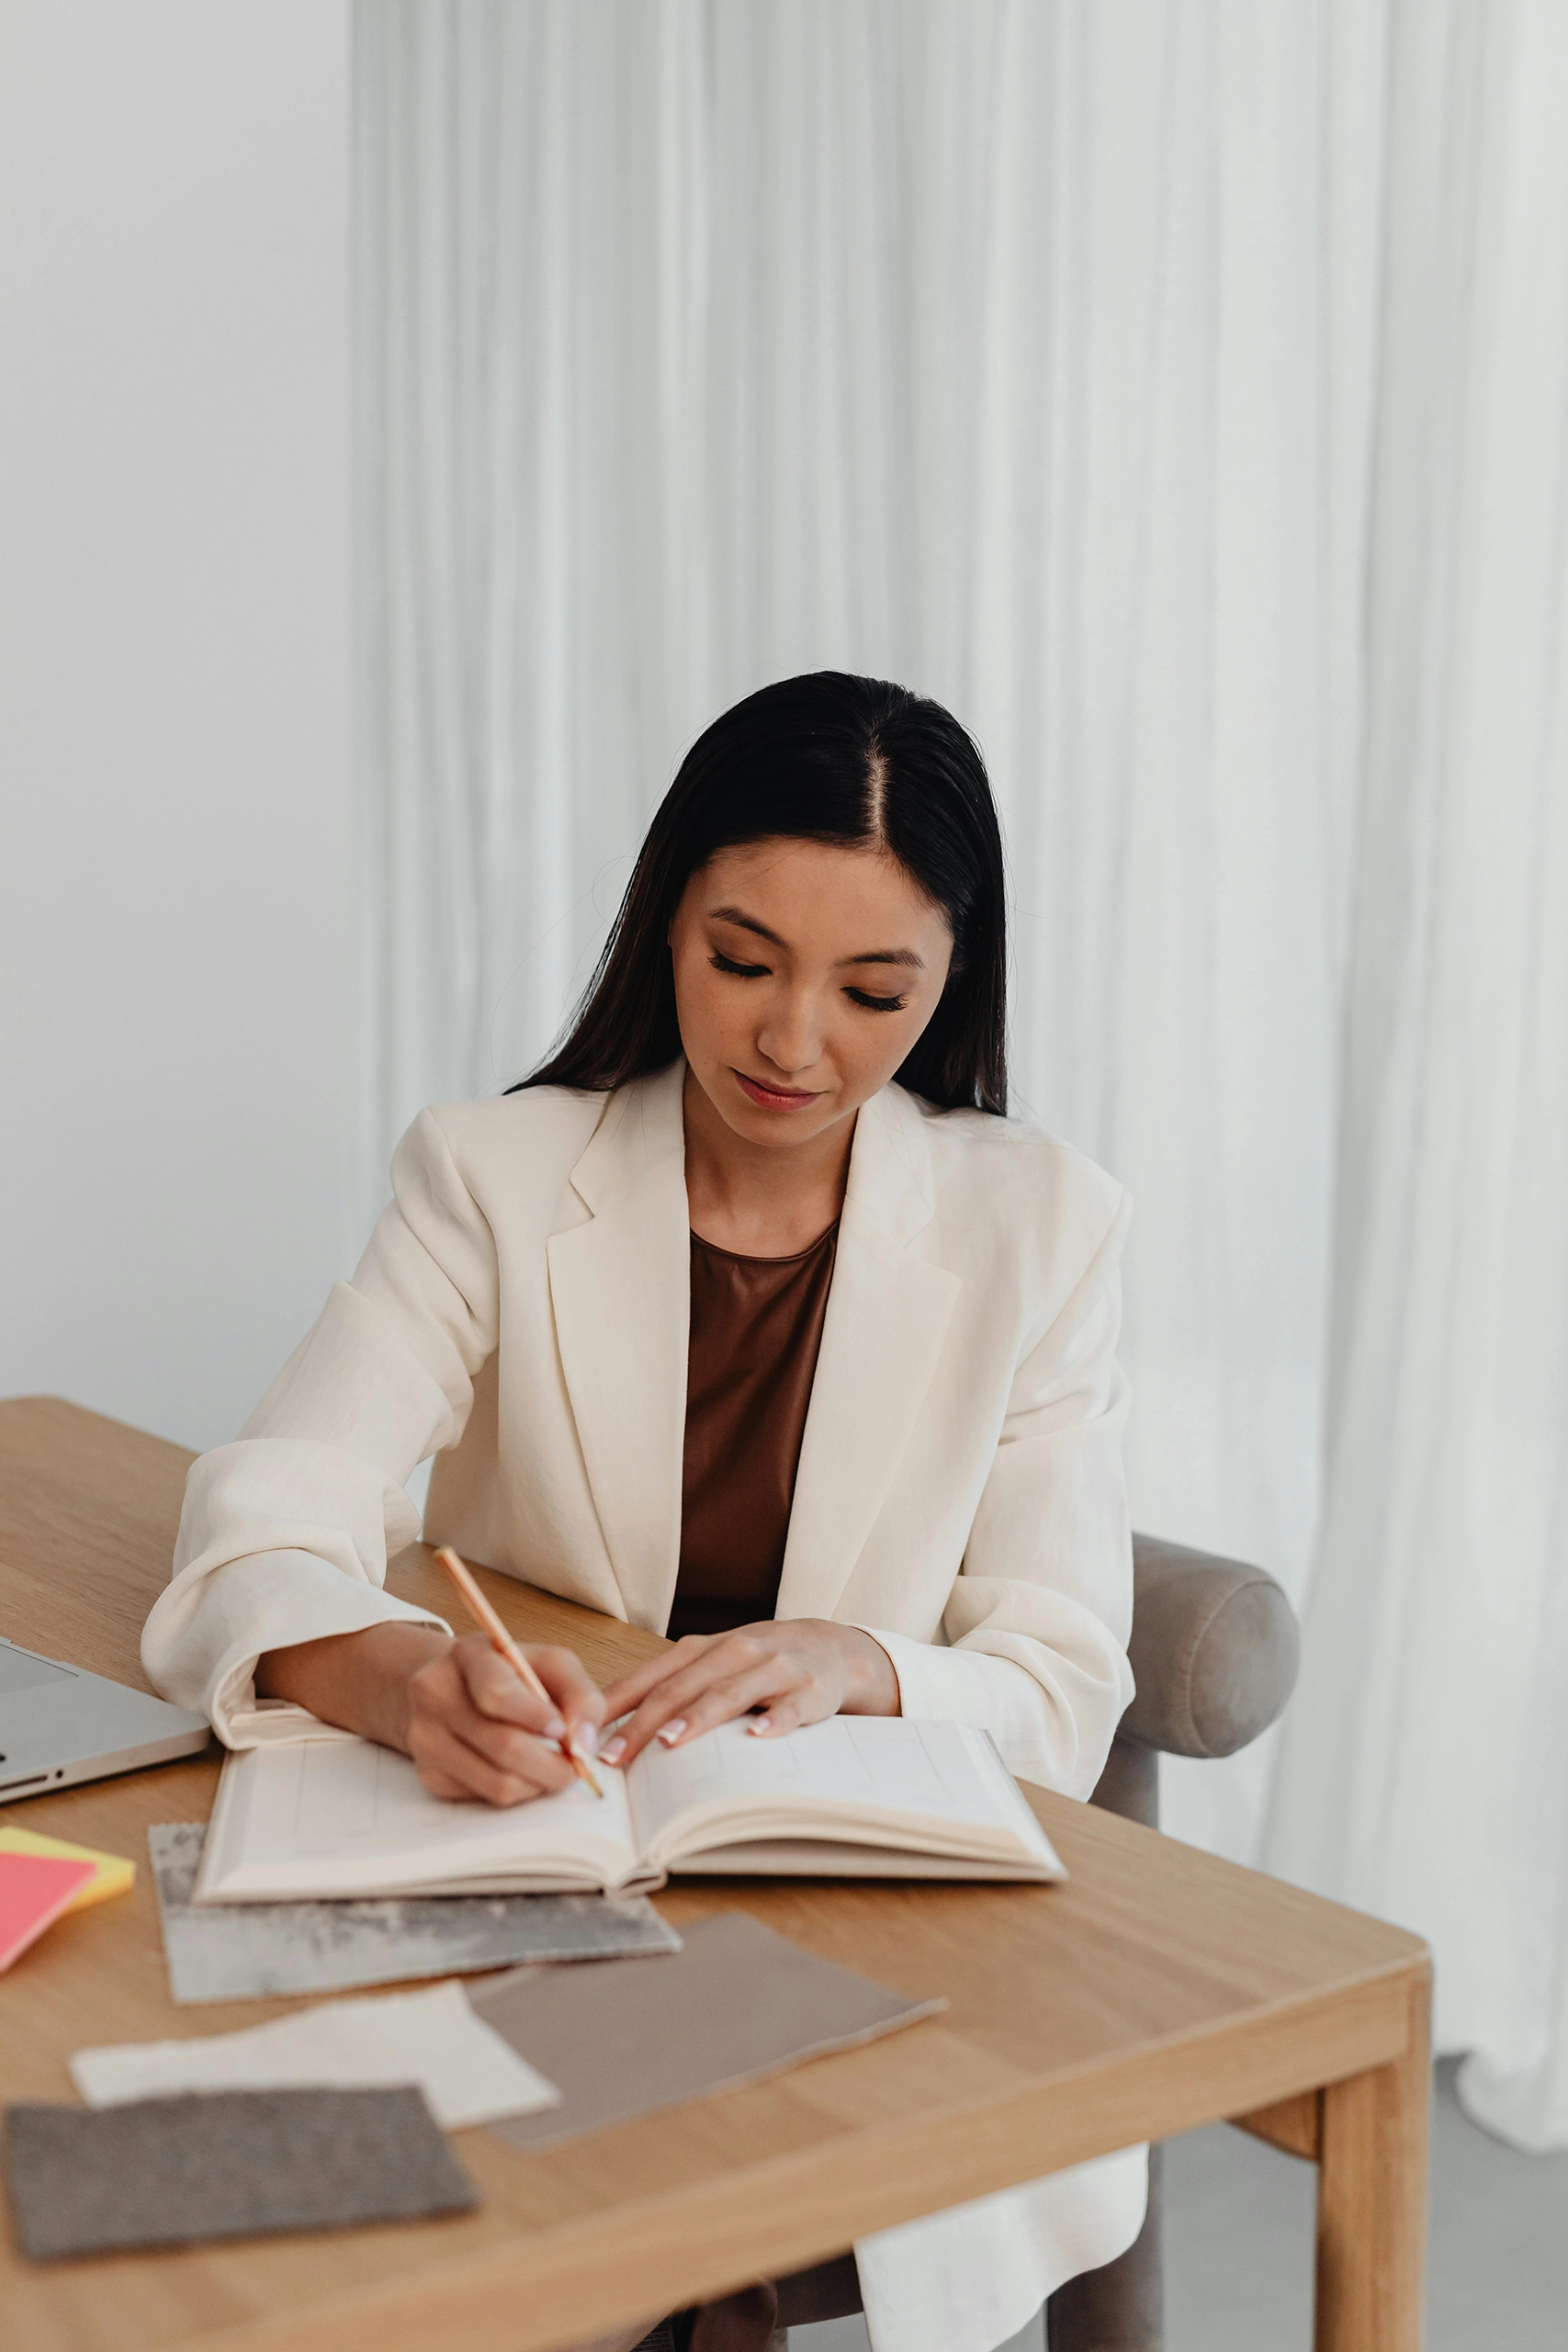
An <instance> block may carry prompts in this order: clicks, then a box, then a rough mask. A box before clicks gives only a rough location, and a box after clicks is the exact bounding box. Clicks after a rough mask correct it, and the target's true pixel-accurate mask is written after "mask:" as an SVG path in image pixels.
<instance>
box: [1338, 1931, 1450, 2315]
mask: <svg viewBox="0 0 1568 2352" xmlns="http://www.w3.org/2000/svg"><path fill="white" fill-rule="evenodd" d="M1431 2099H1432V1980H1431V1972H1430V1970H1427V1971H1426V1972H1424V1973H1423V1974H1422V1975H1421V1976H1420V1977H1419V1978H1418V1979H1416V1981H1415V1982H1413V1984H1412V1985H1411V1988H1410V2038H1409V2041H1408V2043H1407V2044H1406V2047H1405V2051H1404V2056H1403V2057H1401V2058H1396V2059H1394V2060H1393V2063H1392V2064H1389V2065H1386V2066H1377V2067H1374V2068H1373V2069H1372V2071H1371V2073H1370V2074H1366V2075H1351V2077H1350V2079H1349V2080H1348V2082H1343V2083H1334V2084H1331V2085H1330V2086H1328V2087H1327V2088H1326V2089H1325V2091H1324V2094H1323V2125H1322V2131H1323V2138H1322V2147H1321V2154H1320V2155H1319V2160H1318V2162H1319V2170H1318V2184H1317V2324H1316V2332H1315V2335H1314V2345H1315V2352H1421V2342H1422V2302H1423V2295H1424V2290H1425V2283H1426V2280H1425V2274H1426V2253H1427V2139H1428V2134H1429V2131H1430V2128H1431Z"/></svg>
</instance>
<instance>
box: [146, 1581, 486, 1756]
mask: <svg viewBox="0 0 1568 2352" xmlns="http://www.w3.org/2000/svg"><path fill="white" fill-rule="evenodd" d="M385 1624H403V1625H428V1626H429V1627H430V1628H431V1629H432V1631H433V1632H435V1633H439V1634H449V1633H450V1632H451V1630H452V1629H451V1627H450V1626H449V1625H448V1624H447V1623H446V1621H445V1619H444V1618H440V1617H436V1616H433V1615H432V1614H431V1612H430V1611H428V1610H424V1609H418V1608H415V1607H414V1606H413V1604H412V1602H411V1601H406V1600H398V1599H397V1597H396V1596H395V1594H392V1593H389V1592H387V1591H385V1590H383V1589H382V1588H381V1587H380V1586H378V1585H372V1584H362V1583H359V1582H357V1581H356V1580H355V1579H354V1578H352V1577H345V1576H343V1575H341V1574H340V1573H339V1571H338V1570H337V1569H335V1568H333V1567H329V1566H327V1564H326V1563H325V1562H324V1561H323V1560H321V1559H320V1558H319V1557H318V1556H317V1555H314V1554H313V1553H310V1552H256V1553H253V1554H251V1555H249V1556H248V1557H247V1558H245V1559H243V1560H231V1561H230V1562H229V1563H228V1564H227V1566H224V1567H222V1568H220V1569H218V1570H216V1571H215V1572H213V1573H212V1574H211V1575H209V1577H208V1578H207V1580H206V1588H205V1591H204V1593H203V1600H202V1608H201V1611H200V1612H199V1616H198V1618H197V1622H196V1623H194V1624H191V1625H189V1626H187V1627H184V1628H176V1627H175V1626H174V1625H170V1626H169V1627H167V1629H165V1628H164V1626H163V1625H161V1624H160V1623H159V1612H158V1611H157V1610H156V1609H155V1610H154V1611H153V1612H152V1617H151V1618H149V1620H148V1623H147V1628H146V1631H145V1633H144V1634H143V1636H142V1646H141V1656H142V1663H143V1664H144V1665H145V1667H146V1668H147V1672H148V1675H149V1676H150V1678H151V1679H152V1683H153V1685H154V1686H155V1688H156V1689H158V1690H160V1691H162V1692H163V1693H164V1697H165V1698H168V1699H172V1700H173V1701H174V1702H175V1704H176V1705H178V1706H184V1707H192V1708H196V1709H197V1710H199V1712H200V1713H203V1714H205V1715H206V1716H207V1718H208V1720H209V1722H210V1724H211V1725H212V1728H213V1730H214V1731H215V1732H216V1733H217V1734H218V1736H219V1738H220V1740H222V1742H223V1743H224V1745H225V1747H264V1746H265V1747H271V1746H274V1745H276V1744H278V1743H279V1742H282V1741H288V1740H293V1739H320V1738H322V1737H325V1736H328V1732H329V1727H328V1726H325V1725H323V1724H321V1723H319V1722H318V1720H317V1718H316V1717H315V1716H314V1715H311V1714H308V1713H306V1711H305V1709H304V1708H303V1707H292V1706H288V1707H284V1708H281V1709H280V1708H279V1707H278V1706H277V1704H276V1702H272V1701H268V1700H262V1701H259V1702H258V1700H257V1698H256V1689H255V1673H256V1660H257V1659H258V1658H259V1657H262V1655H263V1654H264V1652H265V1651H267V1650H274V1649H288V1648H291V1647H292V1646H293V1645H295V1644H296V1643H299V1642H319V1641H323V1640H325V1639H326V1638H327V1637H328V1636H329V1635H331V1634H361V1633H364V1632H365V1631H366V1630H367V1627H369V1626H371V1625H385ZM160 1634H163V1635H164V1639H162V1640H161V1639H160V1638H159V1637H160ZM181 1634H183V1638H180V1635H181ZM165 1651H166V1652H167V1655H164V1652H165Z"/></svg>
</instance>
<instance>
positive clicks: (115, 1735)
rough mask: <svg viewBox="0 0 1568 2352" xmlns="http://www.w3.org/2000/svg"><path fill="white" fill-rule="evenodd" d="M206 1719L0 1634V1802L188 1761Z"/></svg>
mask: <svg viewBox="0 0 1568 2352" xmlns="http://www.w3.org/2000/svg"><path fill="white" fill-rule="evenodd" d="M208 1738H209V1727H208V1723H207V1719H206V1717H205V1716H204V1715H193V1714H191V1713H189V1712H188V1711H187V1710H186V1708H184V1707H171V1706H169V1705H167V1704H166V1703H165V1702H164V1700H162V1699H152V1698H149V1697H148V1695H147V1693H146V1692H145V1691H129V1690H127V1689H126V1687H125V1685H124V1683H122V1682H110V1681H109V1680H108V1679H107V1678H106V1677H105V1676H103V1675H101V1674H89V1673H87V1671H86V1670H85V1668H82V1667H77V1666H68V1665H67V1664H66V1663H65V1662H64V1660H63V1659H61V1658H51V1657H42V1656H41V1655H40V1654H39V1652H38V1651H36V1650H26V1649H22V1648H20V1647H19V1646H18V1645H17V1644H16V1643H14V1642H8V1641H6V1639H5V1638H4V1636H3V1635H0V1804H11V1803H13V1802H14V1801H15V1800H17V1798H20V1797H29V1796H41V1795H42V1794H43V1792H44V1791H45V1790H46V1789H55V1788H70V1787H72V1786H73V1784H74V1783H76V1782H77V1781H96V1780H101V1779H103V1778H104V1777H105V1776H106V1775H107V1774H108V1773H111V1772H130V1771H134V1770H137V1769H138V1768H139V1767H140V1766H141V1765H143V1764H161V1763H164V1762H165V1761H167V1760H168V1758H171V1757H175V1756H190V1755H194V1754H196V1753H197V1751H198V1750H199V1749H200V1748H202V1747H206V1745H207V1741H208Z"/></svg>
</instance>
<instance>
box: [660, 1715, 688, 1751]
mask: <svg viewBox="0 0 1568 2352" xmlns="http://www.w3.org/2000/svg"><path fill="white" fill-rule="evenodd" d="M685 1728H686V1718H685V1716H684V1715H677V1716H676V1718H675V1720H674V1722H673V1723H672V1724H665V1725H664V1727H663V1729H662V1730H661V1731H660V1735H659V1736H660V1739H661V1740H662V1741H663V1742H664V1745H665V1747H674V1745H675V1742H676V1741H677V1740H678V1739H679V1738H680V1736H681V1734H682V1732H683V1731H684V1730H685Z"/></svg>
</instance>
